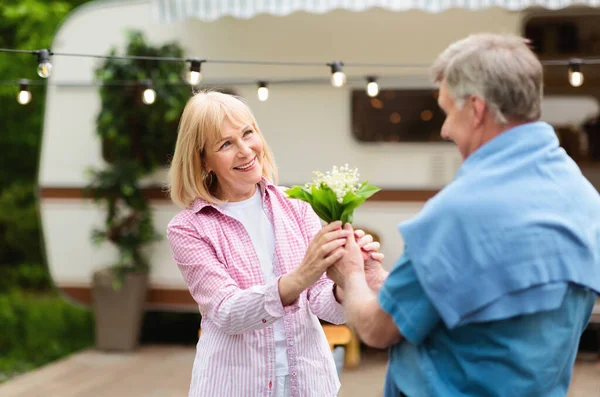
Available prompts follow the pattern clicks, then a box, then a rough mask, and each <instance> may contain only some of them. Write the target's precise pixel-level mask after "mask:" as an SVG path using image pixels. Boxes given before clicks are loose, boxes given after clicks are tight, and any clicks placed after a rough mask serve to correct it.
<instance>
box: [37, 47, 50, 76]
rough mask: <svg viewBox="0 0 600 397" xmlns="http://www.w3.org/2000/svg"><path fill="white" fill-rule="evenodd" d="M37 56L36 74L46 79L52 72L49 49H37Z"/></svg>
mask: <svg viewBox="0 0 600 397" xmlns="http://www.w3.org/2000/svg"><path fill="white" fill-rule="evenodd" d="M37 56H38V68H37V74H38V76H40V77H42V78H44V79H47V78H48V77H50V75H51V74H52V64H51V63H50V51H48V50H39V51H38V52H37Z"/></svg>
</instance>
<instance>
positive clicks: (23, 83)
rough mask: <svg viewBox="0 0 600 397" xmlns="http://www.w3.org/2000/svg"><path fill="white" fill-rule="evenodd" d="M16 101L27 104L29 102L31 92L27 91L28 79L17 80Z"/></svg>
mask: <svg viewBox="0 0 600 397" xmlns="http://www.w3.org/2000/svg"><path fill="white" fill-rule="evenodd" d="M17 102H19V103H20V104H21V105H27V104H28V103H29V102H31V92H29V81H28V80H25V79H23V80H19V93H18V94H17Z"/></svg>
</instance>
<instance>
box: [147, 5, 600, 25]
mask: <svg viewBox="0 0 600 397" xmlns="http://www.w3.org/2000/svg"><path fill="white" fill-rule="evenodd" d="M574 5H581V6H590V7H598V6H600V0H152V8H153V13H154V16H155V18H157V19H158V20H160V21H162V22H174V21H180V20H183V19H187V18H196V19H200V20H202V21H214V20H216V19H219V18H221V17H224V16H231V17H234V18H239V19H249V18H252V17H254V16H256V15H259V14H270V15H278V16H284V15H288V14H291V13H293V12H297V11H304V12H307V13H312V14H324V13H327V12H329V11H333V10H349V11H355V12H358V11H365V10H367V9H369V8H374V7H379V8H383V9H386V10H390V11H407V10H422V11H426V12H432V13H436V12H442V11H445V10H448V9H451V8H464V9H468V10H480V9H485V8H490V7H500V8H504V9H507V10H510V11H519V10H523V9H526V8H529V7H542V8H546V9H553V10H555V9H560V8H565V7H569V6H574Z"/></svg>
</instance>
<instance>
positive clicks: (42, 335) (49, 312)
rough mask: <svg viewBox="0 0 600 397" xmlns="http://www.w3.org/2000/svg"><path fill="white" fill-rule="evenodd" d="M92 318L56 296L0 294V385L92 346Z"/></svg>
mask: <svg viewBox="0 0 600 397" xmlns="http://www.w3.org/2000/svg"><path fill="white" fill-rule="evenodd" d="M93 337H94V323H93V315H92V313H91V311H90V310H89V309H86V308H82V307H78V306H74V305H72V304H69V303H68V302H66V301H65V300H64V299H63V298H62V297H61V296H59V295H56V294H49V295H39V294H35V295H34V294H26V293H23V292H18V291H12V292H10V293H5V294H0V382H2V381H4V380H6V379H8V378H10V377H11V376H13V375H16V374H18V373H22V372H26V371H28V370H31V369H33V368H36V367H39V366H41V365H44V364H46V363H49V362H51V361H53V360H56V359H58V358H61V357H64V356H66V355H68V354H71V353H73V352H75V351H78V350H81V349H83V348H86V347H89V346H92V344H93Z"/></svg>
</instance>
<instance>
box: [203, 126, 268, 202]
mask: <svg viewBox="0 0 600 397" xmlns="http://www.w3.org/2000/svg"><path fill="white" fill-rule="evenodd" d="M222 133H223V135H222V137H221V138H220V139H217V140H216V142H208V144H207V146H206V150H205V158H204V160H205V169H206V172H213V173H214V174H215V175H216V177H217V189H216V192H215V196H216V197H217V198H218V199H220V200H227V201H242V200H245V199H248V198H250V197H252V195H253V194H254V192H255V191H256V184H257V183H258V182H260V180H261V178H262V173H263V164H262V161H263V153H264V152H263V144H262V139H261V137H260V134H259V132H258V131H255V130H254V128H253V127H252V126H251V125H244V124H241V123H240V124H233V123H232V122H231V121H230V120H228V119H225V122H224V123H223V127H222Z"/></svg>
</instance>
